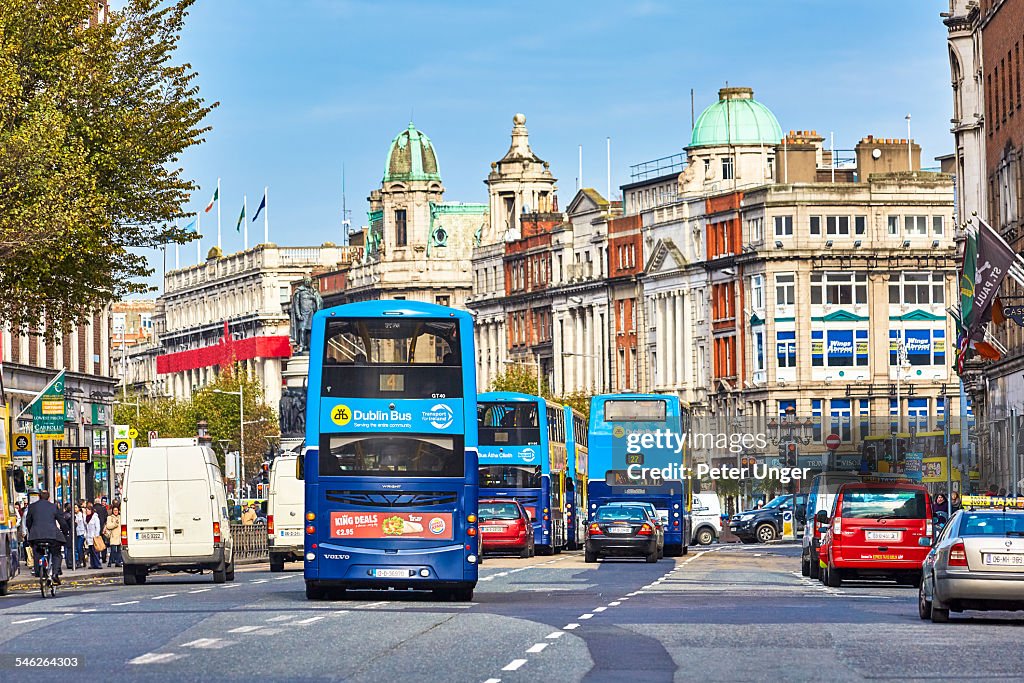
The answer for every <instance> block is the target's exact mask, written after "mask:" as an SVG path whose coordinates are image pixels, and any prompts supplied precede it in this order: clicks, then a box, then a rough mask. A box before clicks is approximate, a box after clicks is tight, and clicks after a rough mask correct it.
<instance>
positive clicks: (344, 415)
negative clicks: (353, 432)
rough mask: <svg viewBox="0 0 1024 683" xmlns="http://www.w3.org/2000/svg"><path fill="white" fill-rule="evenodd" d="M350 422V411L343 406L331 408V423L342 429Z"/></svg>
mask: <svg viewBox="0 0 1024 683" xmlns="http://www.w3.org/2000/svg"><path fill="white" fill-rule="evenodd" d="M351 421H352V409H351V408H349V407H348V406H347V405H345V404H339V405H336V406H334V407H333V408H331V422H333V423H334V424H336V425H338V426H339V427H344V426H345V425H347V424H348V423H349V422H351Z"/></svg>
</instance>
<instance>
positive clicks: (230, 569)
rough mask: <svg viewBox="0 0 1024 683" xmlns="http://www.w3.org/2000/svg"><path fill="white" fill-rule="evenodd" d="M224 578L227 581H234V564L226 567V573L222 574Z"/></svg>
mask: <svg viewBox="0 0 1024 683" xmlns="http://www.w3.org/2000/svg"><path fill="white" fill-rule="evenodd" d="M224 578H226V579H227V580H228V581H234V580H235V563H234V562H232V563H231V564H229V565H228V568H227V571H225V572H224Z"/></svg>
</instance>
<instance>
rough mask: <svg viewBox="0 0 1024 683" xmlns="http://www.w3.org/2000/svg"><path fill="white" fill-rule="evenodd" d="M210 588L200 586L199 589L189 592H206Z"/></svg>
mask: <svg viewBox="0 0 1024 683" xmlns="http://www.w3.org/2000/svg"><path fill="white" fill-rule="evenodd" d="M208 590H210V589H209V588H200V589H199V590H194V591H189V593H205V592H206V591H208Z"/></svg>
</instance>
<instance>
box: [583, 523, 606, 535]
mask: <svg viewBox="0 0 1024 683" xmlns="http://www.w3.org/2000/svg"><path fill="white" fill-rule="evenodd" d="M587 533H589V534H590V535H591V536H604V532H603V531H601V527H599V526H598V525H597V522H591V523H590V528H589V529H588V531H587Z"/></svg>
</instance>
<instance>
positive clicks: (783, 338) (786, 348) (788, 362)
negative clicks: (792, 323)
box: [775, 331, 796, 368]
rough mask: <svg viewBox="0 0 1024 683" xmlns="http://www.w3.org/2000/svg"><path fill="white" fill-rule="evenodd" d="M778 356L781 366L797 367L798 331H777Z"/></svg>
mask: <svg viewBox="0 0 1024 683" xmlns="http://www.w3.org/2000/svg"><path fill="white" fill-rule="evenodd" d="M775 342H776V344H775V346H776V356H777V357H778V360H779V367H780V368H795V367H796V332H785V331H779V332H776V333H775Z"/></svg>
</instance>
